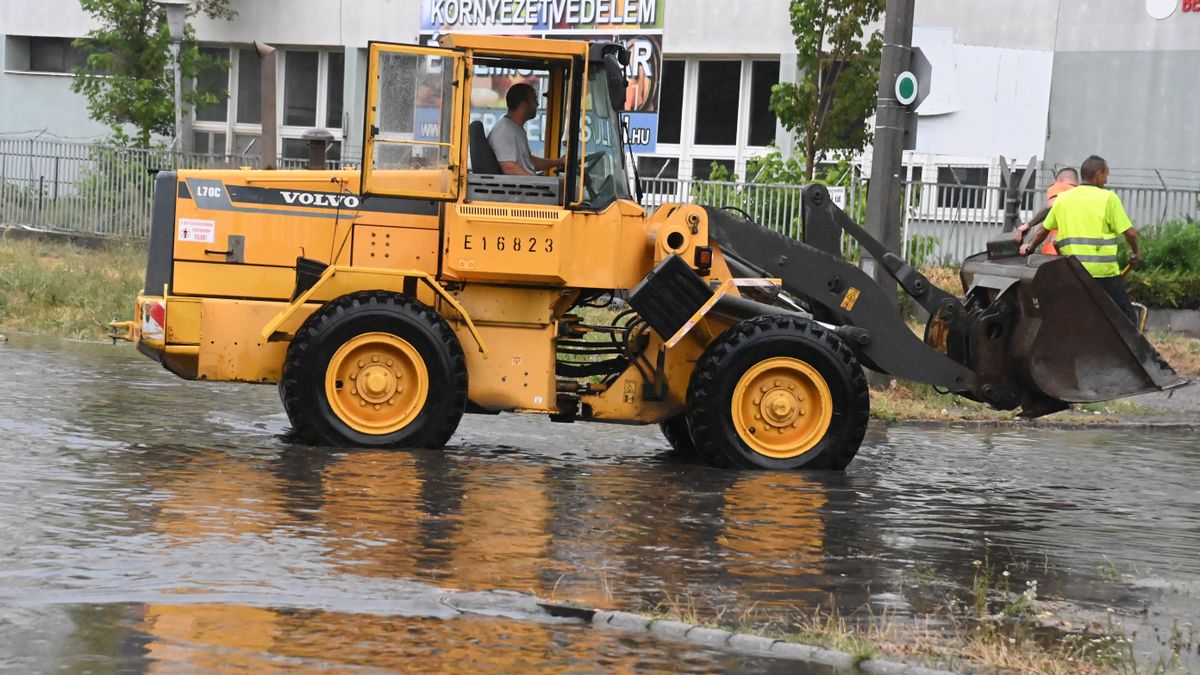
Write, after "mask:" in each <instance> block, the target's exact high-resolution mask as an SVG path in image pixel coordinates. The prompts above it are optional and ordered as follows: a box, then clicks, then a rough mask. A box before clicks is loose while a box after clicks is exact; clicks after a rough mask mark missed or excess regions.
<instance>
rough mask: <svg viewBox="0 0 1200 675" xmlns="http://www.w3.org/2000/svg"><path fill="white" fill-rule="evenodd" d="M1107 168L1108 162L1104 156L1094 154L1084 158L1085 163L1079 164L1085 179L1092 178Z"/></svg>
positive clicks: (1080, 172) (1080, 171)
mask: <svg viewBox="0 0 1200 675" xmlns="http://www.w3.org/2000/svg"><path fill="white" fill-rule="evenodd" d="M1107 168H1108V162H1106V161H1104V158H1103V157H1099V156H1097V155H1092V156H1091V157H1088V158H1087V159H1085V160H1083V164H1080V165H1079V175H1081V176H1083V179H1084V180H1091V179H1093V178H1095V177H1096V175H1097V174H1099V173H1100V172H1101V171H1103V170H1105V169H1107Z"/></svg>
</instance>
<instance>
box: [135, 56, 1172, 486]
mask: <svg viewBox="0 0 1200 675" xmlns="http://www.w3.org/2000/svg"><path fill="white" fill-rule="evenodd" d="M627 60H628V54H627V53H626V52H625V50H624V48H623V47H621V46H620V45H616V44H589V43H585V42H572V41H555V40H540V39H514V38H500V37H494V36H478V35H472V36H464V35H447V36H444V37H443V38H442V39H441V42H440V46H439V47H418V46H411V45H397V44H384V43H373V44H371V45H370V49H369V64H368V71H367V90H368V91H367V105H366V120H365V124H364V128H365V133H364V139H363V161H362V167H361V170H295V171H273V170H227V171H224V170H205V171H178V172H162V173H160V174H158V177H157V184H156V197H155V203H154V210H153V222H152V233H151V237H150V251H149V262H148V265H147V273H146V285H145V290H144V292H142V293H141V294H139V296H138V298H137V313H136V315H135V319H134V321H132V322H129V325H128V326H127V329H128V331H127V337H128V338H129V339H131V340H133V341H136V343H137V345H138V348H139V349H140V350H141V351H142V352H143V353H145V354H146V355H148V356H150V357H151V358H153V359H155V360H157V361H159V362H161V363H162V364H163V365H164V366H165V367H166V368H167V369H168V370H170V371H171V372H173V373H175V374H177V375H179V376H181V377H183V378H186V379H189V380H218V381H239V382H261V383H276V384H278V387H279V392H280V396H281V398H282V399H283V405H284V408H285V410H286V411H287V415H288V418H289V419H290V420H291V423H292V426H293V428H294V431H295V433H296V435H297V436H298V437H299V438H300V439H302V440H304V441H307V442H311V443H318V444H328V445H335V446H357V447H384V448H406V447H433V448H436V447H441V446H442V445H443V444H445V443H446V441H447V439H449V438H450V436H451V435H452V434H453V433H454V430H455V428H456V427H457V425H458V423H459V421H460V419H461V417H462V415H463V413H464V412H470V413H477V414H496V413H500V412H519V413H529V414H537V415H546V416H548V417H549V418H550V419H552V420H554V421H557V422H573V421H596V422H618V423H626V424H656V423H657V424H660V425H662V428H663V432H664V433H665V435H666V437H667V438H668V439H669V440H670V443H671V444H672V446H673V447H674V448H676V449H677V450H679V451H681V452H687V453H695V454H696V455H698V456H700V457H701V458H703V459H705V460H707V461H709V462H711V463H713V464H716V465H720V466H736V467H743V468H763V469H797V468H806V469H809V468H816V469H842V468H844V467H845V466H846V465H847V464H848V463H849V462H850V460H851V459H852V458H853V457H854V455H855V453H856V452H857V450H858V447H859V444H860V443H861V441H862V438H863V434H864V432H865V430H866V427H867V421H868V416H869V395H868V389H867V382H866V379H865V377H864V375H863V368H864V366H865V367H869V368H871V369H874V370H877V371H880V372H884V373H890V374H892V375H894V376H896V377H901V378H906V379H910V380H915V381H918V382H926V383H929V384H933V385H936V386H939V387H944V388H946V389H949V390H951V391H953V392H956V393H958V394H960V395H962V396H965V397H968V398H971V399H975V400H979V401H984V402H986V403H988V404H990V405H992V406H995V407H997V408H1001V409H1014V408H1018V407H1020V408H1022V409H1023V413H1024V414H1027V415H1031V416H1036V415H1042V414H1046V413H1049V412H1053V411H1055V410H1060V409H1062V408H1064V407H1066V406H1067V405H1068V404H1069V403H1073V402H1083V401H1098V400H1106V399H1111V398H1115V397H1120V396H1126V395H1130V394H1135V393H1140V392H1147V391H1156V390H1162V389H1167V388H1171V387H1176V386H1180V385H1182V384H1184V383H1185V382H1184V380H1182V379H1181V378H1179V377H1178V376H1176V375H1175V374H1174V372H1173V371H1172V370H1171V368H1170V367H1169V366H1168V365H1167V364H1166V363H1165V362H1164V361H1163V360H1162V359H1161V357H1159V355H1158V354H1157V353H1156V352H1155V351H1154V349H1153V348H1152V347H1151V346H1150V345H1149V344H1148V343H1147V342H1146V340H1145V339H1143V338H1142V336H1141V335H1140V334H1139V333H1138V332H1137V330H1136V328H1135V327H1134V326H1132V325H1129V324H1128V323H1127V322H1126V321H1125V319H1124V318H1123V317H1122V316H1121V314H1120V313H1119V312H1118V311H1117V309H1116V307H1115V306H1114V305H1113V304H1112V303H1111V301H1110V300H1108V298H1107V297H1106V296H1105V295H1104V293H1103V291H1101V290H1100V288H1099V287H1098V286H1097V285H1096V284H1095V283H1093V282H1092V281H1091V279H1090V278H1089V277H1088V276H1087V275H1086V273H1084V271H1083V269H1082V267H1081V266H1080V265H1079V264H1078V263H1077V262H1076V261H1074V259H1072V258H1070V257H1063V258H1050V257H1045V256H1033V257H1031V258H1029V259H1026V258H1021V257H1019V256H1016V255H1015V251H1011V250H1009V251H1006V250H1003V245H1000V244H997V245H996V247H995V250H992V251H989V252H988V253H985V254H981V255H980V256H977V257H976V258H972V259H971V260H969V261H968V262H967V263H966V264H965V265H964V268H963V275H964V279H965V281H966V287H967V288H968V289H969V290H968V293H967V296H966V297H965V298H956V297H952V296H950V295H948V294H947V293H945V292H943V291H941V290H939V289H938V288H936V287H934V286H932V285H931V284H930V283H929V282H928V281H927V280H926V279H925V278H924V277H923V276H921V274H919V273H918V272H917V271H915V270H913V269H911V268H910V267H909V266H907V265H906V264H904V262H903V261H902V260H900V259H899V258H898V257H897V256H895V255H894V254H892V253H890V252H888V251H886V250H884V249H883V247H882V246H881V245H880V244H879V243H878V242H876V241H874V240H873V239H871V238H870V237H869V236H868V235H867V234H866V233H865V232H864V231H863V230H862V228H860V227H859V226H858V224H857V223H855V222H854V221H853V220H852V219H850V218H849V217H847V216H846V214H844V213H843V212H842V211H841V210H840V209H838V208H837V207H836V206H835V205H834V204H833V203H832V202H831V201H830V199H829V195H828V192H827V191H826V190H825V189H824V188H823V187H821V186H810V187H808V188H806V189H805V191H804V197H803V203H804V210H803V221H804V227H803V237H802V239H801V240H796V239H793V238H790V237H785V236H783V235H781V234H778V233H776V232H773V231H771V230H769V229H767V228H765V227H763V226H760V225H758V224H755V223H753V222H750V221H749V220H748V219H747V218H745V217H743V215H739V214H737V213H733V212H731V211H728V210H724V209H719V208H713V207H707V206H702V205H696V204H670V205H665V206H661V207H659V208H657V209H656V210H655V211H654V212H653V214H647V212H646V210H644V209H643V208H642V207H641V206H640V205H639V200H638V198H637V195H636V194H635V193H636V188H635V189H633V190H631V188H630V185H631V181H630V180H629V176H628V175H627V174H626V167H627V166H629V165H630V162H629V161H628V159H629V158H628V157H627V155H626V151H625V148H624V142H623V138H624V130H623V129H622V126H621V121H620V114H619V113H620V110H621V107H622V104H623V100H624V96H625V79H624V75H623V73H624V67H623V65H624V63H626V62H627ZM497 81H501V82H511V81H525V82H530V83H531V84H533V85H534V86H535V87H536V89H537V90H538V91H539V92H541V93H542V96H543V98H542V103H541V107H543V108H544V110H545V116H544V122H541V123H540V124H539V125H538V129H537V136H538V137H539V138H540V139H543V140H544V147H545V154H546V155H547V156H548V157H549V158H551V159H557V158H562V159H563V160H564V162H563V168H562V170H561V171H558V172H557V173H556V175H547V176H512V175H503V174H502V173H501V171H500V168H499V165H498V163H497V161H496V157H495V154H494V152H493V151H492V150H491V147H490V146H489V145H488V142H487V139H486V137H485V136H484V133H483V128H482V124H481V121H482V120H481V119H476V118H480V117H483V116H486V115H487V114H491V113H488V112H487V111H486V110H485V111H484V112H480V110H479V108H478V107H477V106H478V103H476V105H473V101H485V100H486V99H487V98H488V96H487V95H486V94H488V93H490V92H491V91H492V90H493V88H494V87H495V86H496V82H497ZM500 112H501V113H502V112H503V111H500ZM843 236H850V237H853V238H855V239H856V240H858V242H859V243H860V244H861V245H862V246H863V247H864V248H865V249H866V250H867V251H868V252H869V253H870V254H871V255H872V256H873V257H874V259H875V260H876V261H878V262H879V264H881V265H882V266H883V267H885V268H886V269H887V270H888V272H889V274H891V275H892V276H893V277H894V278H895V280H896V282H897V283H898V284H899V285H900V287H902V288H903V290H904V291H905V292H906V293H907V294H909V295H911V296H912V297H913V299H914V300H915V301H916V302H917V303H918V304H920V305H921V306H923V307H924V308H926V309H927V310H928V311H929V313H930V315H931V316H932V318H931V319H930V322H929V326H928V328H927V330H926V335H925V339H924V341H922V340H921V339H920V338H918V337H917V336H915V335H914V334H913V332H912V331H910V330H909V329H908V327H907V326H906V325H905V323H904V321H903V320H902V318H901V315H900V312H899V310H898V308H897V307H896V306H895V305H894V304H893V303H892V302H890V301H889V300H888V299H887V297H886V296H885V295H884V294H883V292H882V291H881V289H880V288H879V287H878V286H877V285H876V284H875V283H874V281H872V279H871V278H870V277H869V276H867V275H866V274H864V273H863V272H862V271H861V270H859V269H858V268H857V267H855V266H854V265H852V264H849V263H847V262H846V261H845V260H844V259H843V258H842V256H841V246H840V243H841V240H842V238H843ZM605 308H608V309H607V310H606V309H605ZM612 308H616V309H612ZM598 317H599V318H598Z"/></svg>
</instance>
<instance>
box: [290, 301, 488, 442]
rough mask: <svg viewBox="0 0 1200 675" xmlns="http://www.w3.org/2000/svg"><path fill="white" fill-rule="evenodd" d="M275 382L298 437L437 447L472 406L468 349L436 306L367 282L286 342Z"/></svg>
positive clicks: (314, 317)
mask: <svg viewBox="0 0 1200 675" xmlns="http://www.w3.org/2000/svg"><path fill="white" fill-rule="evenodd" d="M279 391H280V397H281V398H282V399H283V406H284V409H285V410H286V411H287V415H288V419H289V420H290V421H291V423H292V429H293V431H294V435H295V437H296V438H298V439H299V440H301V441H304V442H307V443H312V444H328V445H335V446H359V447H370V448H398V447H409V448H418V447H419V448H440V447H442V446H444V445H445V444H446V441H448V440H449V439H450V436H452V435H453V434H454V431H455V429H457V428H458V423H459V421H460V420H461V419H462V415H463V411H464V409H465V407H466V401H467V369H466V358H465V356H464V355H463V351H462V346H461V345H459V342H458V338H457V337H456V336H455V334H454V331H452V330H451V329H450V327H449V326H448V325H447V324H446V322H445V321H444V320H442V318H441V317H440V316H438V315H437V314H436V313H435V312H434V311H433V310H431V309H429V308H428V307H426V306H425V305H423V304H421V303H420V302H418V301H416V300H414V299H412V298H408V297H405V296H401V295H396V294H393V293H386V292H382V291H364V292H359V293H353V294H350V295H346V296H343V297H341V298H338V299H336V300H334V301H332V302H330V303H329V304H327V305H325V306H324V307H322V308H321V309H320V310H318V311H317V312H316V313H315V314H313V315H312V316H311V317H309V319H308V320H307V321H305V322H304V325H303V326H301V328H300V330H299V331H298V332H297V333H296V337H295V338H293V339H292V342H291V344H290V345H289V346H288V351H287V361H286V363H285V365H284V370H283V379H282V380H280V383H279Z"/></svg>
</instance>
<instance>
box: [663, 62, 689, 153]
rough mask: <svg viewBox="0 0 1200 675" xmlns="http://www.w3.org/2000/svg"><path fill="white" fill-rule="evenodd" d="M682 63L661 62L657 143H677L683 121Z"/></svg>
mask: <svg viewBox="0 0 1200 675" xmlns="http://www.w3.org/2000/svg"><path fill="white" fill-rule="evenodd" d="M684 65H685V63H684V62H683V61H663V64H662V85H661V88H660V90H659V95H658V142H659V143H678V142H679V137H680V127H681V122H682V120H683V73H684Z"/></svg>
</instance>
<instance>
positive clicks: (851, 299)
mask: <svg viewBox="0 0 1200 675" xmlns="http://www.w3.org/2000/svg"><path fill="white" fill-rule="evenodd" d="M856 302H858V289H857V288H854V287H853V286H851V287H850V290H848V291H846V297H844V298H842V309H844V310H846V311H847V312H852V311H854V303H856Z"/></svg>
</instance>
